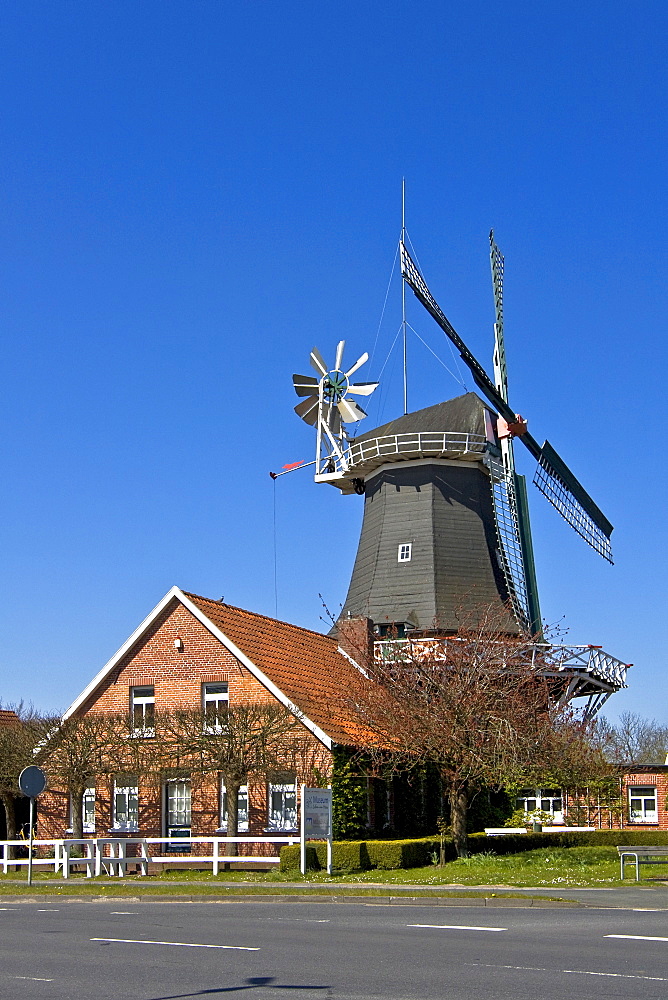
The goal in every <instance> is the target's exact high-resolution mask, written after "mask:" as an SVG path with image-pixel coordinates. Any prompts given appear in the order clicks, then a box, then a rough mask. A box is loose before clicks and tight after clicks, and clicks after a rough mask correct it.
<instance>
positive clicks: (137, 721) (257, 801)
mask: <svg viewBox="0 0 668 1000" xmlns="http://www.w3.org/2000/svg"><path fill="white" fill-rule="evenodd" d="M358 669H359V668H358V667H357V665H356V664H355V663H354V661H353V660H352V658H351V657H350V655H348V654H347V653H344V652H343V650H342V649H341V648H340V647H339V646H338V644H337V641H336V640H335V639H332V638H330V637H328V636H324V635H321V634H319V633H317V632H311V631H309V630H307V629H303V628H299V627H297V626H295V625H289V624H286V623H285V622H280V621H276V620H274V619H272V618H267V617H265V616H263V615H258V614H253V613H252V612H249V611H243V610H241V609H239V608H235V607H231V606H230V605H226V604H223V603H221V602H219V601H212V600H208V599H206V598H204V597H199V596H197V595H195V594H186V593H184V592H183V591H181V590H179V589H178V587H173V588H172V590H170V591H169V593H168V594H166V595H165V597H164V598H163V599H162V601H160V603H159V604H158V606H157V607H156V608H155V609H154V610H153V611H152V612H151V614H150V615H149V616H148V617H147V618H146V620H145V621H144V622H142V624H141V625H140V626H139V628H138V629H137V630H136V631H135V632H134V633H133V634H132V635H131V636H130V638H129V639H128V640H127V642H125V643H124V645H123V646H122V647H121V648H120V649H119V651H118V652H117V653H116V655H115V656H113V657H112V659H111V660H110V661H109V662H108V663H107V664H106V665H105V666H104V667H103V668H102V670H100V672H99V673H98V674H97V676H96V677H94V678H93V680H92V681H91V682H90V684H89V685H88V686H87V687H86V688H85V690H84V691H82V693H81V694H80V695H79V697H78V698H77V699H76V700H75V701H74V703H73V704H72V705H71V706H70V708H69V709H68V710H67V712H66V713H65V718H67V717H69V716H77V715H79V716H80V715H87V714H91V713H124V712H128V713H129V714H130V718H131V719H132V720H133V725H135V726H136V727H137V730H138V731H140V730H141V731H143V733H144V735H145V730H146V725H145V724H146V721H147V720H149V721H150V720H151V719H152V718H153V715H154V713H159V712H161V711H166V710H170V709H175V708H190V709H207V708H212V707H213V708H215V707H217V706H219V705H222V704H224V705H228V704H229V705H230V706H231V705H234V704H240V703H244V702H259V701H262V702H267V703H268V704H280V705H283V706H285V707H287V708H288V709H289V710H290V711H293V712H294V713H295V714H296V715H297V717H298V719H299V727H298V728H299V732H300V741H301V744H303V745H306V746H307V748H308V750H309V753H308V755H307V756H308V767H309V768H310V769H311V771H312V770H313V767H314V763H315V764H317V768H318V771H319V773H320V776H321V777H322V776H325V777H326V776H328V775H329V774H331V757H332V754H331V751H332V746H333V744H334V743H342V744H350V743H351V742H353V738H352V733H351V728H350V725H349V724H348V723H347V721H346V719H345V718H342V717H341V716H340V712H339V713H337V710H336V707H335V706H336V705H337V704H339V703H340V697H338V696H337V693H338V692H339V691H340V690H341V689H342V686H345V685H346V683H347V681H349V680H351V679H352V676H353V673H355V672H356V671H357V670H358ZM156 738H157V737H156ZM306 766H307V765H306V763H304V768H306ZM298 769H299V768H297V770H293V771H290V772H286V773H277V774H275V775H273V776H270V778H269V779H267V780H266V781H265V780H263V781H262V782H259V783H258V784H257V785H255V786H252V787H250V788H243V789H242V790H241V792H240V794H239V821H240V822H239V834H242V833H244V832H246V831H247V832H248V833H249V834H250V835H261V834H263V833H265V832H267V833H268V832H272V831H276V832H287V831H293V830H295V829H296V826H297V809H296V803H297V795H296V793H297V787H298V785H299V784H300V782H301V781H308V779H309V777H310V775H309V774H307V773H297V771H298ZM69 828H70V801H69V795H68V793H67V792H66V791H65V790H59V789H57V788H51V789H49V790H48V791H47V792H46V793H45V794H44V795H43V796H41V798H40V802H39V825H38V831H39V835H40V836H42V837H62V836H63V835H65V833H66V831H67V830H68V829H69ZM84 832H85V833H86V834H91V835H92V834H97V836H101V837H106V836H118V835H128V836H132V835H133V834H134V835H135V836H136V835H138V834H139V835H141V836H153V837H162V836H187V834H188V833H190V834H191V835H192V836H197V835H201V836H212V835H215V834H219V835H224V833H225V832H226V792H225V788H224V786H223V784H222V781H221V780H220V779H219V780H218V781H214V780H211V779H207V780H203V779H200V780H196V779H195V777H194V776H193V778H192V780H191V779H189V778H184V777H180V778H175V779H174V780H168V781H166V782H163V783H162V786H161V787H157V785H156V783H155V781H154V780H148V779H142V777H141V776H137V775H128V774H123V773H118V774H112V775H106V776H96V777H94V778H93V777H92V778H91V783H90V786H89V787H88V788H87V789H86V792H85V795H84Z"/></svg>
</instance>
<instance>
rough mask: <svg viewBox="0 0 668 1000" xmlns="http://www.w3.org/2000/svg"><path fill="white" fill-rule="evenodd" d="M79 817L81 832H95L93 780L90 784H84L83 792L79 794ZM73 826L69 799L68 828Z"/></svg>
mask: <svg viewBox="0 0 668 1000" xmlns="http://www.w3.org/2000/svg"><path fill="white" fill-rule="evenodd" d="M81 819H82V822H83V832H84V833H95V782H94V781H91V782H90V784H88V785H86V787H85V788H84V793H83V795H82V796H81ZM73 828H74V822H73V818H72V801H71V799H70V830H72V829H73Z"/></svg>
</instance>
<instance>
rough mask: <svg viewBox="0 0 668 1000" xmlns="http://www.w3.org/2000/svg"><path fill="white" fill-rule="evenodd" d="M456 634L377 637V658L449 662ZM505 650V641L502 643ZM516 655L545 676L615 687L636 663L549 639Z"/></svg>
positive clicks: (596, 648) (528, 645) (623, 684)
mask: <svg viewBox="0 0 668 1000" xmlns="http://www.w3.org/2000/svg"><path fill="white" fill-rule="evenodd" d="M458 641H459V640H458V639H457V637H456V636H454V637H451V638H449V639H447V638H444V637H435V638H433V637H424V638H419V639H411V638H410V636H409V637H407V638H405V639H376V640H375V641H374V657H375V659H376V660H377V661H378V662H380V663H383V662H392V661H394V660H396V661H397V662H399V663H400V662H406V663H410V662H414V663H425V664H428V663H429V661H430V660H431V661H433V662H438V663H446V662H447V659H448V642H458ZM499 648H500V649H501V650H502V655H503V650H504V644H503V643H502V642H501V643H499ZM517 655H518V656H519V657H522V658H523V659H524V660H525V662H527V663H531V664H532V665H536V664H538V666H539V667H540V669H541V672H542V673H544V674H545V676H551V675H553V674H562V673H563V674H568V673H579V674H581V675H586V676H587V677H588V678H589V679H590V680H594V681H602V682H603V683H605V684H609V685H610V686H611V687H612V688H614V689H615V690H619V689H620V688H624V687H626V672H627V670H628V669H629V667H631V666H632V665H633V664H630V663H622V661H621V660H618V659H617V658H616V657H615V656H611V655H610V653H606V652H605V651H604V650H603V649H601V648H600V646H573V645H553V644H552V643H549V642H535V643H526V644H525V646H524V647H523V648H520V649H518V653H517Z"/></svg>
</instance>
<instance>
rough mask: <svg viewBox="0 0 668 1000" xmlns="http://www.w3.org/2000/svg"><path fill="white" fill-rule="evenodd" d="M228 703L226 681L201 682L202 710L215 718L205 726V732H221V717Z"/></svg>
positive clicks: (228, 692)
mask: <svg viewBox="0 0 668 1000" xmlns="http://www.w3.org/2000/svg"><path fill="white" fill-rule="evenodd" d="M216 688H218V690H216ZM223 689H224V690H223ZM229 703H230V689H229V684H228V683H227V681H209V682H207V683H205V684H202V710H203V712H204V714H205V715H209V716H212V717H213V718H215V720H216V721H215V722H211V723H210V724H207V725H206V726H205V729H206V732H207V733H222V732H223V730H224V728H225V724H224V722H222V721H221V719H224V718H225V715H226V714H227V707H228V705H229Z"/></svg>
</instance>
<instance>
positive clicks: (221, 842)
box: [0, 837, 299, 878]
mask: <svg viewBox="0 0 668 1000" xmlns="http://www.w3.org/2000/svg"><path fill="white" fill-rule="evenodd" d="M298 843H299V837H188V838H184V839H183V840H177V839H175V838H173V837H93V838H90V839H84V840H75V839H67V840H65V839H63V840H34V841H33V847H34V848H45V847H46V848H51V849H52V851H50V852H49V854H48V856H46V857H45V856H44V852H43V851H42V850H38V851H37V852H35V851H34V850H33V861H32V863H33V867H37V866H41V867H45V868H48V867H51V868H52V869H53V871H54V872H56V873H58V872H62V875H63V878H69V877H70V874H71V872H72V869H73V868H75V867H77V866H85V868H86V876H87V877H88V878H92V877H93V876H94V875H114V876H119V877H121V878H122V877H123V876H125V875H126V874H127V869H128V866H135V867H137V868H138V869H139V872H140V874H141V875H148V866H149V864H152V863H158V864H169V865H170V866H171V865H175V864H178V865H186V866H187V865H202V864H210V865H211V866H212V871H213V874H214V875H217V874H218V872H219V871H220V866H221V864H248V863H249V862H250V863H255V862H262V863H263V864H269V865H277V864H278V863H279V862H280V860H281V859H280V856H279V851H280V846H281V845H283V844H298ZM160 844H164V845H165V848H166V849H165V848H163V849H162V851H160V848H159V847H158V845H160ZM191 844H210V845H211V849H210V852H209V853H207V854H192V853H188V850H187V849H188V848H190V845H191ZM227 844H255V845H257V844H263V845H278V847H279V851H275V853H273V854H262V853H259V854H243V855H239V854H228V853H226V851H225V847H226V845H227ZM131 845H132V850H131V851H130V852H129V853H128V848H129V847H130V846H131ZM26 846H27V842H26V841H25V840H0V867H1V868H2V871H3V873H4V874H5V875H6V874H7V872H8V871H9V867H10V866H11V865H26V866H27V865H28V858H10V857H9V853H10V852H9V848H10V847H23V848H25V847H26ZM75 848H78V849H79V850H78V851H77V853H81V854H82V855H83V857H73V856H72V852H73V851H74V849H75ZM170 848H171V850H170ZM184 848H185V849H186V850H184ZM221 848H222V853H221ZM176 850H178V853H175V852H176Z"/></svg>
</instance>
